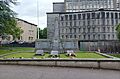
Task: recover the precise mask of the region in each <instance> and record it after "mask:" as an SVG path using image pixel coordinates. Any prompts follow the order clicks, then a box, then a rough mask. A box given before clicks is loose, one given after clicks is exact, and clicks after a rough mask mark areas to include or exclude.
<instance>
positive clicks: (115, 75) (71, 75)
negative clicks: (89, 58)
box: [0, 65, 120, 79]
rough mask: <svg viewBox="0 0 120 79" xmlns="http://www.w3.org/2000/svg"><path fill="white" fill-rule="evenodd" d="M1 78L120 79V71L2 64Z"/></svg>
mask: <svg viewBox="0 0 120 79" xmlns="http://www.w3.org/2000/svg"><path fill="white" fill-rule="evenodd" d="M0 79H120V71H114V70H101V69H82V68H60V67H40V66H17V65H0Z"/></svg>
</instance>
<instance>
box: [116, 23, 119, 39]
mask: <svg viewBox="0 0 120 79" xmlns="http://www.w3.org/2000/svg"><path fill="white" fill-rule="evenodd" d="M116 31H117V37H118V39H119V40H120V24H118V25H117V26H116Z"/></svg>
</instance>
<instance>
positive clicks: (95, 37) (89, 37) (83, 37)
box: [61, 34, 115, 40]
mask: <svg viewBox="0 0 120 79" xmlns="http://www.w3.org/2000/svg"><path fill="white" fill-rule="evenodd" d="M61 38H62V39H69V38H75V39H80V40H105V39H107V40H112V39H115V35H114V34H98V35H62V36H61Z"/></svg>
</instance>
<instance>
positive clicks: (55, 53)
mask: <svg viewBox="0 0 120 79" xmlns="http://www.w3.org/2000/svg"><path fill="white" fill-rule="evenodd" d="M58 54H59V52H58V51H51V55H58Z"/></svg>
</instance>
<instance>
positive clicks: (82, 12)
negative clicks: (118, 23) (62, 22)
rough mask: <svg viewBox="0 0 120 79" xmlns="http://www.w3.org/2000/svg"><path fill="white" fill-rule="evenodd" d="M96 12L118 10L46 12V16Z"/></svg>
mask: <svg viewBox="0 0 120 79" xmlns="http://www.w3.org/2000/svg"><path fill="white" fill-rule="evenodd" d="M98 11H118V12H120V10H93V11H80V12H48V13H46V14H68V13H84V12H98Z"/></svg>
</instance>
